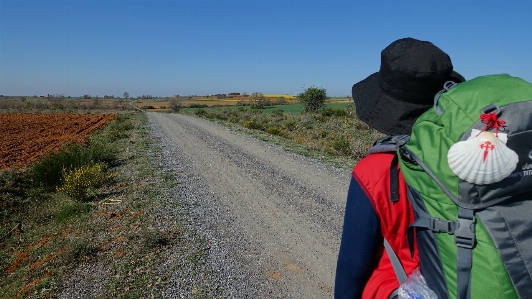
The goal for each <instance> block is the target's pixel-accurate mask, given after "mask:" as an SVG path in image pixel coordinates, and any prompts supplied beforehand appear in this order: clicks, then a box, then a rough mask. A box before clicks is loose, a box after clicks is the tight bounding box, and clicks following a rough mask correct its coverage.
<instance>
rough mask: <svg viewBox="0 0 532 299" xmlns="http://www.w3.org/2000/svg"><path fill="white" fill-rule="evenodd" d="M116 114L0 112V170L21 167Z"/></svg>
mask: <svg viewBox="0 0 532 299" xmlns="http://www.w3.org/2000/svg"><path fill="white" fill-rule="evenodd" d="M116 116H117V114H25V113H24V114H23V113H13V114H0V170H4V169H7V168H17V169H21V168H24V167H26V166H28V165H30V164H31V163H33V162H35V161H36V160H38V159H39V158H42V157H44V156H46V155H47V154H48V153H50V152H51V151H53V150H55V149H59V148H60V147H61V146H63V145H65V144H68V143H70V142H73V141H75V142H80V143H82V144H83V143H86V142H87V140H88V138H89V136H90V134H91V133H93V132H94V131H96V130H98V129H100V128H102V127H103V126H104V125H106V124H107V123H108V122H110V121H111V120H113V119H115V117H116Z"/></svg>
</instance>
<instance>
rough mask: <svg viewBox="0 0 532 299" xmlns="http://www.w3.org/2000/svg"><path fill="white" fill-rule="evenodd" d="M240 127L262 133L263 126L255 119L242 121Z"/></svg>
mask: <svg viewBox="0 0 532 299" xmlns="http://www.w3.org/2000/svg"><path fill="white" fill-rule="evenodd" d="M242 126H243V127H245V128H248V129H253V130H261V131H264V126H263V125H262V124H261V123H260V122H259V121H257V120H256V119H252V120H248V121H244V122H243V123H242Z"/></svg>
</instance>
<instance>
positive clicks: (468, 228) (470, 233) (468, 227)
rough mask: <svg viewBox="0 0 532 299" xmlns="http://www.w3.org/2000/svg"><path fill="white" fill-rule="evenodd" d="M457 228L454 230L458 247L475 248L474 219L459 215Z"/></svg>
mask: <svg viewBox="0 0 532 299" xmlns="http://www.w3.org/2000/svg"><path fill="white" fill-rule="evenodd" d="M456 219H457V220H458V222H457V223H456V230H455V231H454V243H455V244H456V246H458V247H462V248H469V249H471V248H473V247H474V246H475V222H476V219H475V217H474V216H473V218H472V219H469V218H462V217H460V216H457V217H456Z"/></svg>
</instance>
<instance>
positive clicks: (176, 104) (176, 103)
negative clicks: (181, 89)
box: [170, 97, 183, 112]
mask: <svg viewBox="0 0 532 299" xmlns="http://www.w3.org/2000/svg"><path fill="white" fill-rule="evenodd" d="M182 108H183V103H182V102H181V100H179V98H178V97H176V98H172V99H171V100H170V109H172V111H174V112H179V110H181V109H182Z"/></svg>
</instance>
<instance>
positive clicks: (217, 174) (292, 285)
mask: <svg viewBox="0 0 532 299" xmlns="http://www.w3.org/2000/svg"><path fill="white" fill-rule="evenodd" d="M148 116H149V117H150V119H151V120H152V121H154V122H155V123H157V124H158V126H160V128H161V129H162V131H163V132H164V134H165V135H166V136H167V137H168V138H170V139H171V140H172V141H173V143H174V145H173V146H175V149H173V150H174V151H175V153H176V154H177V155H184V156H185V157H186V160H187V161H188V163H190V165H189V168H188V169H189V170H187V171H189V172H192V173H193V174H194V175H195V176H197V177H198V180H201V181H203V182H205V186H204V188H205V189H206V190H201V192H202V193H201V194H203V195H202V196H198V195H197V194H188V195H187V194H185V195H184V196H185V197H186V196H190V197H199V198H197V199H194V200H197V209H200V210H201V209H208V210H210V211H211V214H212V213H214V214H216V216H210V217H211V218H212V217H215V218H216V219H210V220H209V222H208V223H209V226H210V227H207V228H205V227H204V228H203V229H205V230H206V231H209V233H207V234H206V235H207V238H210V239H212V240H207V242H209V243H210V244H212V246H211V248H210V251H211V252H210V253H209V255H210V257H208V258H210V259H220V255H217V254H216V251H217V250H218V251H224V252H225V254H226V256H229V257H232V258H230V259H233V261H231V267H232V268H234V269H233V270H231V271H232V272H235V271H236V272H239V273H244V276H246V277H249V278H250V281H251V280H253V281H255V282H256V284H258V285H257V286H254V287H253V288H252V289H250V290H247V291H245V292H244V291H242V293H241V294H240V293H239V287H238V285H237V286H234V290H233V293H232V295H231V296H234V298H244V297H245V298H247V297H248V295H249V294H248V293H250V292H251V293H253V292H255V293H261V292H267V293H268V294H265V293H262V294H260V295H261V296H260V297H264V298H331V297H332V295H333V288H334V273H335V268H336V257H337V253H338V247H339V242H340V235H341V227H342V221H343V211H344V205H345V199H346V194H347V188H348V184H349V180H350V174H349V171H345V170H339V169H336V168H332V167H329V166H326V165H324V164H321V163H319V162H316V161H314V160H311V159H308V158H305V157H301V156H299V155H295V154H291V153H287V152H285V151H283V150H281V149H279V148H278V147H276V146H273V145H269V144H267V143H265V142H262V141H259V140H256V139H254V138H251V137H249V136H246V135H242V134H239V133H236V132H233V131H231V130H229V129H227V128H225V127H223V126H220V125H217V124H214V123H212V122H209V121H206V120H202V119H197V118H193V117H189V116H184V115H179V114H162V113H148ZM196 191H199V190H196ZM189 193H194V190H192V191H189ZM205 194H208V196H205ZM212 211H215V212H212ZM207 214H208V213H207ZM197 218H198V225H200V224H201V223H202V220H201V217H197ZM209 236H210V237H209ZM212 263H213V264H216V263H219V264H218V265H219V267H220V269H215V270H216V271H217V272H218V273H219V275H222V276H223V275H226V276H227V280H228V281H227V284H228V285H230V284H231V282H230V280H231V277H232V276H231V275H230V273H227V271H225V270H223V269H225V268H226V267H228V266H227V261H222V260H219V261H216V260H213V261H212ZM213 267H216V266H213ZM222 268H223V269H222ZM224 273H225V274H224ZM251 278H253V279H251ZM241 282H243V283H245V282H246V278H245V277H244V278H241ZM244 289H249V288H247V287H246V288H245V287H243V286H242V290H244ZM244 293H246V294H244ZM249 296H251V295H249Z"/></svg>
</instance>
